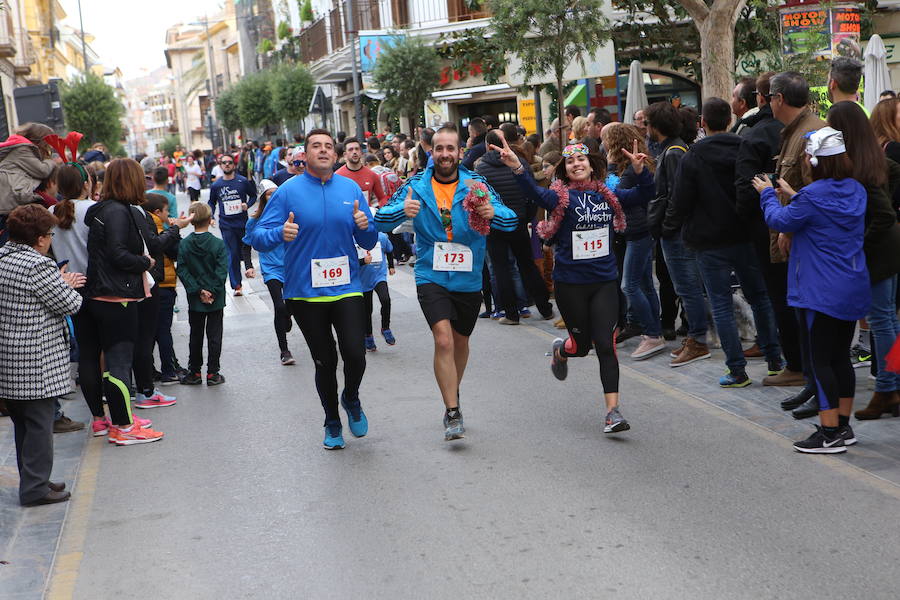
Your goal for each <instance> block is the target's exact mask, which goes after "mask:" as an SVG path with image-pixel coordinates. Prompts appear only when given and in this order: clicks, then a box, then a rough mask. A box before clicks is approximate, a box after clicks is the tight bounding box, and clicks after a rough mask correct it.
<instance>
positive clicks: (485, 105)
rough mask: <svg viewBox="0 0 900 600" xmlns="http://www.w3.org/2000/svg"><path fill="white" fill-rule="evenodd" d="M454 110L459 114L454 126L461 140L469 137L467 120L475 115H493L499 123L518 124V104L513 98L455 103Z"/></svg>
mask: <svg viewBox="0 0 900 600" xmlns="http://www.w3.org/2000/svg"><path fill="white" fill-rule="evenodd" d="M456 111H457V114H458V115H459V117H458V119H457V121H456V126H457V127H459V135H460V137H461V139H462V141H463V142H465V141H466V140H467V139H469V121H470V120H471V119H474V118H475V117H483V116H484V115H494V116H495V117H497V119H498V120H499V121H500V122H501V123H506V122H510V123H515V124H516V125H518V124H519V106H518V103H517V102H516V99H515V98H508V99H506V100H491V101H486V102H473V103H471V104H457V105H456Z"/></svg>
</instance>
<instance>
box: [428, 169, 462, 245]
mask: <svg viewBox="0 0 900 600" xmlns="http://www.w3.org/2000/svg"><path fill="white" fill-rule="evenodd" d="M458 183H459V181H458V180H457V181H453V182H451V183H441V182H440V181H438V180H437V179H434V178H432V179H431V189H432V191H434V199H435V200H436V201H437V206H438V212H439V213H440V214H441V223H442V224H443V225H444V231H446V232H447V241H448V242H452V241H453V220H452V217H451V210H452V209H453V196H455V195H456V184H458Z"/></svg>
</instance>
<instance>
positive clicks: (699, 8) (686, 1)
mask: <svg viewBox="0 0 900 600" xmlns="http://www.w3.org/2000/svg"><path fill="white" fill-rule="evenodd" d="M725 1H726V2H734V1H740V0H725ZM721 2H722V0H714V3H713V10H715V5H716V4H719V3H721ZM678 3H679V4H681V6H683V7H684V10H686V11H688V14H689V15H691V18H692V19H694V20H695V21H696V22H697V24H698V25H699V24H700V23H702V22H703V21H705V20H706V18H707V17H708V16H709V6H707V5H706V2H704V1H703V0H678Z"/></svg>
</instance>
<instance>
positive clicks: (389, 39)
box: [359, 35, 400, 73]
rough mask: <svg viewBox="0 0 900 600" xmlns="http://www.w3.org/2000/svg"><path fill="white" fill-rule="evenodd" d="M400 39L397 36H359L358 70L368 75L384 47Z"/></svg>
mask: <svg viewBox="0 0 900 600" xmlns="http://www.w3.org/2000/svg"><path fill="white" fill-rule="evenodd" d="M398 39H400V36H397V35H361V36H359V70H360V71H362V72H363V73H369V72H371V71H372V70H373V69H374V68H375V63H376V62H377V61H378V55H379V54H381V51H382V50H384V48H385V46H386V45H387V46H389V45H391V44H392V43H393V42H394V41H395V40H398Z"/></svg>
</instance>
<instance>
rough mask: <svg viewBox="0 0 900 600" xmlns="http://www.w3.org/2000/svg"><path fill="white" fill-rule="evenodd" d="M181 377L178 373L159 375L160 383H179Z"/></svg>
mask: <svg viewBox="0 0 900 600" xmlns="http://www.w3.org/2000/svg"><path fill="white" fill-rule="evenodd" d="M180 381H181V378H180V377H178V375H160V377H159V385H172V384H173V383H179V382H180Z"/></svg>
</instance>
